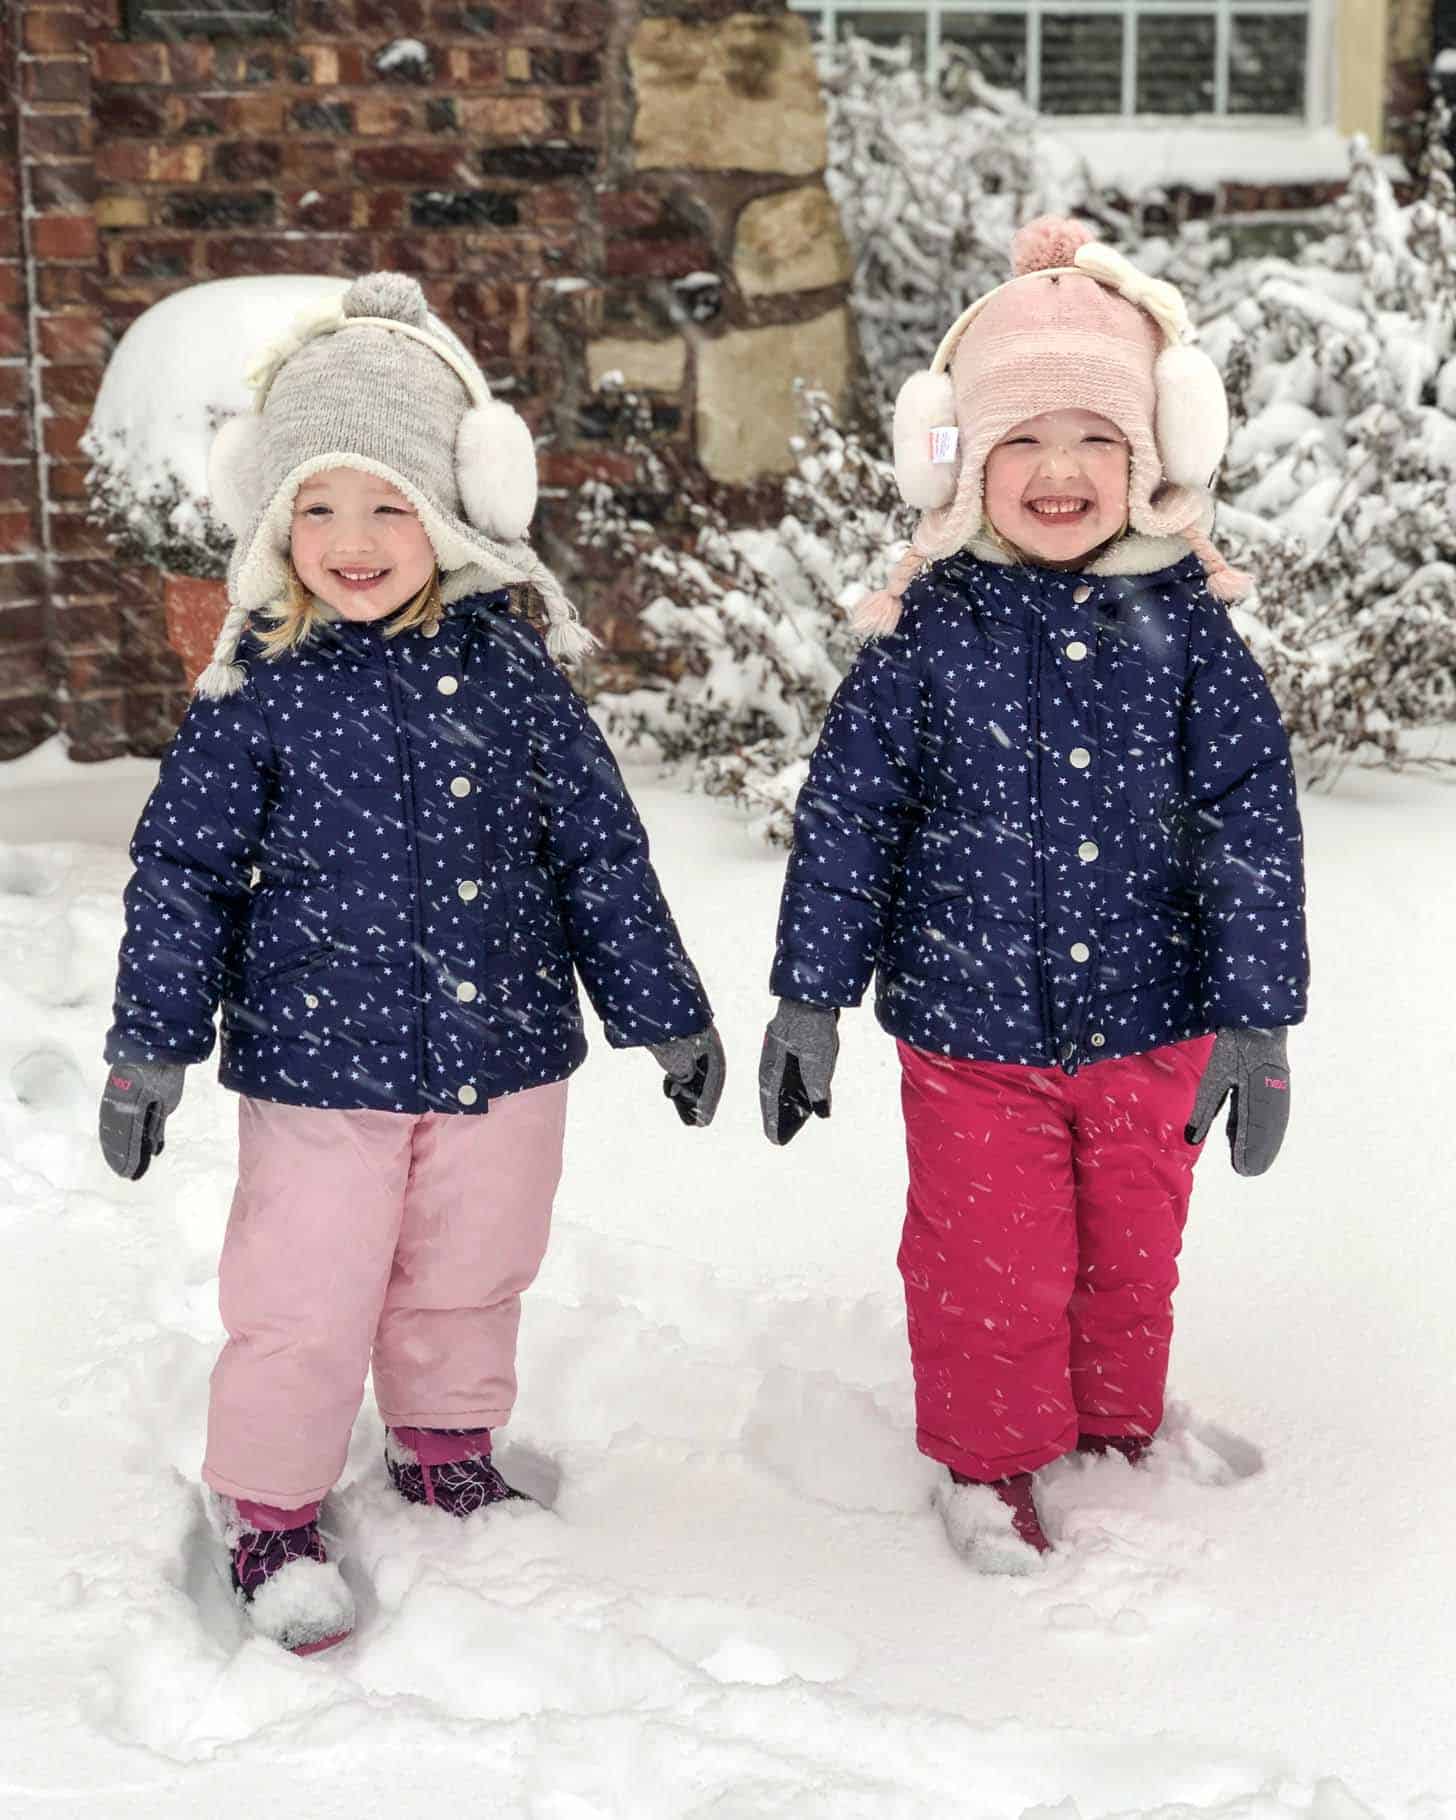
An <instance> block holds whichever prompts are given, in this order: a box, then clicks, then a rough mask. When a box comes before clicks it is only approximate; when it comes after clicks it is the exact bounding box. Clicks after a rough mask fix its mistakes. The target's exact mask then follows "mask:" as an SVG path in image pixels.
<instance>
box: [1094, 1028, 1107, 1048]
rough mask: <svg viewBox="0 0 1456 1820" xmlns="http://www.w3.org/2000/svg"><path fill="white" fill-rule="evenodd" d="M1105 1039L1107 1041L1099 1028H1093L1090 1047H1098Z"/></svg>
mask: <svg viewBox="0 0 1456 1820" xmlns="http://www.w3.org/2000/svg"><path fill="white" fill-rule="evenodd" d="M1106 1041H1107V1038H1106V1037H1105V1036H1104V1035H1103V1034H1102V1032H1101V1031H1100V1030H1094V1031H1093V1032H1092V1047H1093V1048H1094V1049H1100V1048H1101V1047H1102V1045H1103V1044H1104V1043H1105V1042H1106Z"/></svg>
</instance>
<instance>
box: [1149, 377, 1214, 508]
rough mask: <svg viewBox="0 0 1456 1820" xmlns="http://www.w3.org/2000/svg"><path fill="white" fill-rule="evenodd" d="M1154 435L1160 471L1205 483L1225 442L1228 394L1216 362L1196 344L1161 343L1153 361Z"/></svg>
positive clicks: (1183, 483)
mask: <svg viewBox="0 0 1456 1820" xmlns="http://www.w3.org/2000/svg"><path fill="white" fill-rule="evenodd" d="M1153 384H1154V387H1155V389H1156V392H1157V406H1156V412H1155V416H1154V425H1153V428H1154V435H1155V436H1156V438H1157V444H1158V459H1159V461H1160V462H1161V464H1162V468H1163V477H1164V479H1165V480H1169V481H1171V482H1172V483H1173V485H1174V486H1179V487H1206V486H1207V485H1208V484H1209V482H1210V480H1211V479H1212V477H1213V475H1214V474H1215V473H1216V472H1217V470H1218V465H1219V463H1220V462H1221V461H1222V460H1223V457H1224V450H1225V449H1226V448H1227V447H1228V437H1229V411H1228V396H1227V394H1226V393H1225V391H1224V389H1223V380H1222V379H1221V378H1220V377H1219V371H1218V368H1217V367H1216V366H1215V365H1214V364H1213V362H1212V361H1211V360H1210V359H1209V357H1208V356H1207V354H1205V353H1203V351H1202V350H1201V349H1199V348H1195V347H1189V346H1187V345H1186V344H1184V345H1183V346H1181V347H1169V348H1164V350H1163V352H1162V353H1161V354H1159V356H1158V358H1157V360H1156V362H1155V363H1154V366H1153Z"/></svg>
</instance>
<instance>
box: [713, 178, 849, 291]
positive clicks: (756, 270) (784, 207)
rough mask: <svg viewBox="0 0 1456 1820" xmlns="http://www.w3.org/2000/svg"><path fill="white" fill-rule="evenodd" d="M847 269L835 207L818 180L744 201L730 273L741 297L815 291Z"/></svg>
mask: <svg viewBox="0 0 1456 1820" xmlns="http://www.w3.org/2000/svg"><path fill="white" fill-rule="evenodd" d="M852 271H853V261H852V260H851V258H850V252H849V246H848V243H847V242H846V241H845V238H844V230H843V229H842V228H841V227H840V225H839V211H838V210H837V209H836V208H835V206H834V203H833V201H832V200H831V198H830V195H829V192H828V190H826V189H825V188H824V185H823V184H822V183H808V184H804V185H803V186H802V187H800V188H799V189H793V190H781V191H779V192H778V193H777V194H776V195H773V196H760V197H759V198H758V199H757V201H754V202H750V203H749V204H748V206H747V207H746V208H745V209H744V210H743V212H742V214H741V215H740V216H739V217H738V226H737V231H736V233H735V235H734V240H733V275H734V277H735V278H736V279H737V280H738V288H739V289H740V290H741V291H742V292H743V294H744V296H745V297H764V296H778V295H781V294H782V293H784V292H786V291H817V290H822V289H823V288H824V287H825V286H826V285H831V284H846V283H848V281H849V278H850V275H851V273H852Z"/></svg>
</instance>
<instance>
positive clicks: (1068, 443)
mask: <svg viewBox="0 0 1456 1820" xmlns="http://www.w3.org/2000/svg"><path fill="white" fill-rule="evenodd" d="M1013 258H1014V266H1015V273H1016V275H1015V277H1013V278H1012V280H1011V281H1010V282H1009V283H1008V284H1005V285H1002V286H1001V287H1000V288H999V289H997V290H995V291H992V292H991V293H990V294H989V295H988V296H986V297H983V298H980V299H979V300H978V301H977V302H976V303H974V304H972V305H971V306H970V308H969V309H967V310H966V311H965V312H964V313H963V314H962V315H961V316H960V317H959V318H958V320H957V321H956V322H955V323H954V324H953V325H952V327H951V328H950V330H949V331H948V333H947V334H946V336H945V338H944V340H943V341H942V343H941V345H940V348H939V349H938V350H937V353H936V356H935V359H934V361H933V362H932V363H931V366H930V368H929V370H928V371H926V372H924V373H919V374H915V375H913V376H912V377H911V378H910V379H909V380H907V381H906V384H905V386H904V387H903V388H902V390H901V393H900V398H899V400H898V403H897V406H896V413H895V472H896V478H897V480H898V482H899V485H900V489H901V492H902V493H903V494H904V496H905V498H906V500H907V501H908V502H909V503H911V504H912V505H915V506H918V507H920V508H921V512H922V516H921V519H920V523H919V525H918V527H917V529H916V533H915V537H914V539H913V541H912V543H911V545H910V547H909V549H908V550H907V551H906V552H905V553H904V554H903V555H902V556H901V557H900V558H899V559H898V560H897V561H896V562H895V564H894V566H893V568H892V571H891V575H890V579H889V583H888V585H887V586H886V587H885V588H884V589H882V590H881V591H879V592H878V593H876V594H872V595H871V596H870V597H869V598H868V599H867V600H866V601H865V602H864V603H863V605H862V607H861V609H860V611H859V613H858V615H857V623H858V624H859V626H860V628H861V629H862V630H863V631H864V632H865V633H866V635H867V642H866V644H865V647H864V649H863V650H862V651H861V653H860V655H859V657H858V659H857V660H856V662H855V665H854V667H853V669H852V670H851V671H850V674H849V675H848V676H847V677H846V678H845V681H844V683H843V685H842V686H841V688H840V690H839V692H838V694H837V695H836V696H835V699H834V701H833V703H832V704H831V707H830V710H829V714H828V716H827V718H826V720H825V724H824V730H823V732H822V734H821V736H820V740H819V744H818V746H817V748H816V750H815V753H814V756H813V759H812V761H811V764H810V768H809V776H808V779H807V781H806V783H805V785H804V788H803V790H802V792H801V793H800V797H799V802H798V807H797V811H796V816H795V827H794V848H793V853H792V855H791V857H790V860H789V867H788V875H787V878H786V881H785V885H784V894H783V903H782V908H781V913H780V919H779V938H778V952H777V956H776V959H775V964H774V970H773V982H772V983H773V990H774V991H775V992H776V993H777V994H778V995H779V999H780V1003H779V1008H778V1012H777V1014H776V1015H775V1017H774V1019H773V1021H772V1023H771V1024H770V1025H769V1028H768V1032H767V1035H766V1036H765V1039H764V1049H763V1058H762V1062H761V1065H760V1076H759V1084H760V1097H761V1101H762V1109H763V1117H764V1126H765V1130H766V1132H767V1135H768V1137H769V1139H770V1141H772V1142H774V1143H776V1144H783V1143H787V1142H788V1141H789V1140H790V1139H791V1138H792V1137H793V1136H794V1135H795V1134H796V1133H797V1132H798V1131H799V1129H800V1128H801V1127H802V1126H803V1125H804V1123H805V1122H806V1121H807V1119H808V1118H809V1116H810V1115H811V1114H814V1115H817V1116H818V1117H820V1118H827V1117H828V1116H829V1112H830V1104H831V1096H830V1082H831V1078H832V1074H833V1070H834V1064H835V1060H836V1056H837V1052H838V1034H837V1022H838V1018H839V1016H840V1013H841V1011H842V1010H844V1009H846V1008H848V1007H850V1006H853V1005H857V1004H858V1003H859V1002H860V1000H861V998H862V997H863V995H864V992H865V990H866V988H867V986H868V984H869V982H870V979H871V977H874V978H875V980H876V1002H875V1009H876V1014H877V1016H878V1019H879V1022H880V1023H881V1024H882V1025H883V1027H884V1028H885V1029H886V1030H887V1031H888V1032H889V1033H890V1034H891V1035H892V1036H893V1037H894V1038H895V1039H896V1042H897V1044H898V1049H899V1055H900V1063H901V1102H902V1110H903V1115H904V1120H905V1130H906V1140H907V1150H908V1156H909V1173H910V1183H909V1196H908V1202H907V1212H906V1220H905V1227H904V1234H903V1238H902V1242H901V1246H900V1256H899V1263H900V1270H901V1274H902V1276H903V1279H904V1284H905V1295H906V1305H907V1311H908V1324H909V1336H910V1350H911V1358H912V1363H913V1366H914V1374H915V1392H916V1428H917V1440H918V1444H919V1446H920V1448H921V1450H922V1451H923V1452H924V1453H926V1454H928V1455H929V1456H930V1457H931V1458H932V1459H934V1460H936V1461H938V1462H940V1463H941V1464H942V1465H943V1466H944V1467H945V1468H946V1469H947V1470H946V1476H945V1479H944V1481H943V1482H942V1486H941V1490H940V1493H939V1499H938V1502H939V1507H940V1511H941V1515H942V1517H943V1519H944V1522H945V1525H946V1530H947V1533H948V1535H949V1536H950V1539H951V1541H952V1542H953V1544H954V1545H955V1546H956V1547H957V1548H958V1549H959V1550H960V1551H961V1552H962V1553H963V1554H965V1555H966V1556H967V1558H968V1559H970V1560H971V1561H973V1562H974V1563H975V1564H976V1565H978V1566H980V1567H983V1568H987V1569H991V1570H999V1571H1012V1572H1018V1571H1025V1570H1027V1569H1029V1568H1034V1567H1035V1566H1036V1565H1037V1564H1038V1562H1039V1560H1040V1558H1041V1557H1042V1556H1043V1555H1044V1554H1045V1553H1046V1552H1047V1551H1048V1550H1049V1549H1050V1548H1051V1547H1052V1542H1051V1540H1050V1539H1049V1538H1048V1536H1047V1534H1046V1532H1045V1530H1044V1529H1043V1527H1042V1523H1041V1519H1040V1515H1039V1513H1038V1510H1037V1506H1036V1501H1035V1482H1034V1475H1035V1473H1036V1471H1037V1470H1038V1469H1039V1468H1040V1467H1043V1466H1045V1465H1047V1464H1049V1463H1050V1462H1051V1461H1053V1460H1055V1459H1057V1458H1059V1457H1060V1456H1062V1455H1063V1454H1066V1453H1069V1452H1072V1451H1074V1450H1075V1451H1078V1452H1082V1453H1090V1454H1099V1455H1101V1454H1108V1453H1112V1454H1115V1455H1121V1456H1122V1457H1123V1458H1124V1459H1126V1460H1127V1461H1129V1462H1130V1463H1131V1464H1133V1465H1136V1464H1137V1463H1138V1462H1139V1461H1140V1460H1141V1459H1142V1458H1143V1456H1144V1454H1145V1453H1146V1451H1147V1449H1148V1447H1149V1445H1150V1444H1151V1442H1152V1441H1153V1438H1154V1436H1155V1435H1156V1433H1157V1430H1158V1427H1159V1424H1160V1422H1161V1420H1162V1415H1163V1397H1164V1384H1165V1381H1166V1377H1167V1368H1168V1353H1169V1345H1170V1341H1171V1337H1172V1295H1173V1290H1174V1287H1175V1286H1176V1283H1177V1280H1178V1273H1177V1263H1176V1260H1177V1256H1178V1252H1179V1247H1180V1243H1181V1238H1182V1232H1183V1224H1184V1219H1185V1216H1186V1213H1187V1208H1188V1200H1189V1193H1190V1190H1191V1186H1192V1175H1193V1166H1194V1163H1195V1162H1196V1160H1197V1157H1198V1155H1199V1148H1200V1146H1201V1144H1202V1141H1203V1139H1204V1138H1205V1136H1206V1135H1207V1133H1208V1131H1209V1129H1210V1128H1211V1126H1212V1124H1213V1121H1214V1118H1215V1116H1216V1115H1217V1114H1218V1112H1219V1110H1220V1109H1221V1108H1222V1107H1223V1106H1224V1105H1225V1103H1230V1104H1231V1111H1230V1117H1229V1121H1228V1134H1229V1142H1230V1148H1231V1154H1232V1158H1233V1163H1234V1167H1235V1169H1237V1170H1238V1171H1239V1173H1240V1174H1242V1175H1258V1174H1261V1173H1262V1172H1263V1171H1264V1170H1266V1169H1267V1168H1268V1167H1269V1166H1270V1164H1271V1163H1272V1162H1273V1161H1274V1158H1275V1156H1276V1155H1277V1153H1278V1150H1279V1147H1280V1144H1281V1141H1282V1139H1283V1135H1284V1130H1285V1125H1286V1122H1287V1118H1288V1111H1289V1068H1288V1060H1287V1052H1286V1043H1285V1033H1286V1029H1287V1027H1288V1026H1289V1025H1291V1024H1296V1023H1298V1022H1299V1021H1300V1020H1301V1019H1302V1018H1303V1016H1304V1010H1305V992H1306V979H1307V970H1308V969H1307V961H1306V953H1305V939H1304V882H1303V865H1302V850H1301V835H1300V826H1299V816H1298V811H1297V808H1296V804H1295V786H1294V774H1293V769H1292V766H1291V763H1290V758H1289V749H1288V744H1287V741H1286V738H1285V735H1284V731H1283V728H1282V726H1281V725H1280V721H1279V714H1278V710H1277V708H1276V707H1275V705H1274V702H1273V699H1272V697H1271V696H1270V694H1269V690H1268V688H1267V685H1266V684H1265V682H1264V678H1263V676H1262V674H1261V672H1260V670H1259V667H1258V665H1257V664H1256V663H1255V662H1254V660H1253V658H1252V657H1251V656H1250V655H1249V653H1248V651H1247V650H1246V649H1245V647H1244V645H1243V643H1242V642H1241V640H1240V639H1239V637H1238V635H1237V633H1236V632H1235V630H1234V628H1233V626H1232V624H1231V623H1230V620H1229V617H1228V613H1227V610H1226V607H1225V605H1224V602H1225V601H1227V600H1230V599H1233V598H1236V597H1237V596H1238V595H1239V594H1241V593H1242V592H1243V591H1244V590H1245V589H1246V588H1247V587H1248V585H1249V583H1248V579H1247V578H1246V577H1244V576H1242V575H1240V574H1238V573H1237V572H1236V571H1234V570H1232V569H1230V568H1229V566H1228V565H1227V563H1225V562H1224V561H1223V559H1222V557H1221V556H1220V555H1219V553H1218V551H1217V549H1216V548H1215V546H1214V544H1213V543H1212V542H1211V541H1210V535H1209V533H1210V530H1211V527H1212V521H1213V499H1212V493H1211V490H1210V489H1211V483H1212V479H1213V476H1214V473H1215V470H1216V469H1217V467H1218V464H1219V461H1220V460H1221V459H1222V455H1223V451H1224V445H1225V442H1226V440H1227V435H1228V410H1227V405H1226V402H1225V398H1224V392H1223V386H1222V383H1221V382H1220V380H1219V376H1218V373H1217V371H1216V370H1215V368H1214V367H1213V365H1212V363H1211V362H1210V361H1209V360H1208V359H1207V357H1206V356H1205V355H1203V354H1202V353H1200V352H1199V351H1198V350H1197V348H1195V347H1194V346H1193V345H1192V343H1193V333H1192V328H1191V325H1190V323H1189V319H1188V315H1187V312H1186V310H1185V308H1184V304H1183V300H1182V298H1181V297H1180V296H1179V294H1178V292H1177V291H1176V290H1174V289H1173V287H1172V286H1170V285H1167V284H1164V283H1161V282H1159V281H1157V280H1153V279H1149V278H1147V277H1145V276H1144V275H1142V274H1141V273H1139V272H1137V271H1136V270H1135V269H1134V268H1133V267H1132V266H1131V265H1129V264H1128V262H1127V261H1126V260H1125V259H1123V258H1122V257H1121V256H1120V255H1119V254H1117V253H1116V252H1114V251H1113V250H1112V249H1110V248H1107V247H1104V246H1102V245H1100V244H1099V243H1097V242H1096V241H1095V240H1093V239H1092V237H1091V235H1090V234H1089V233H1088V232H1087V230H1086V229H1085V228H1083V227H1082V226H1080V224H1078V223H1076V222H1072V221H1059V220H1052V219H1044V220H1041V221H1037V222H1033V223H1032V224H1031V225H1030V226H1029V227H1027V228H1024V229H1023V230H1022V231H1021V233H1020V234H1018V236H1017V237H1016V240H1015V243H1014V245H1013Z"/></svg>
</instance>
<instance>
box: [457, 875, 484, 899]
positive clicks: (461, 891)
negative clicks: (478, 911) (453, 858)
mask: <svg viewBox="0 0 1456 1820" xmlns="http://www.w3.org/2000/svg"><path fill="white" fill-rule="evenodd" d="M455 891H456V895H457V896H458V897H459V898H460V900H461V902H462V903H467V904H470V903H474V901H475V899H476V898H478V897H479V896H480V886H479V885H477V884H476V882H475V880H474V879H473V878H462V879H461V881H460V883H459V884H458V885H457V886H456V887H455Z"/></svg>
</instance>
